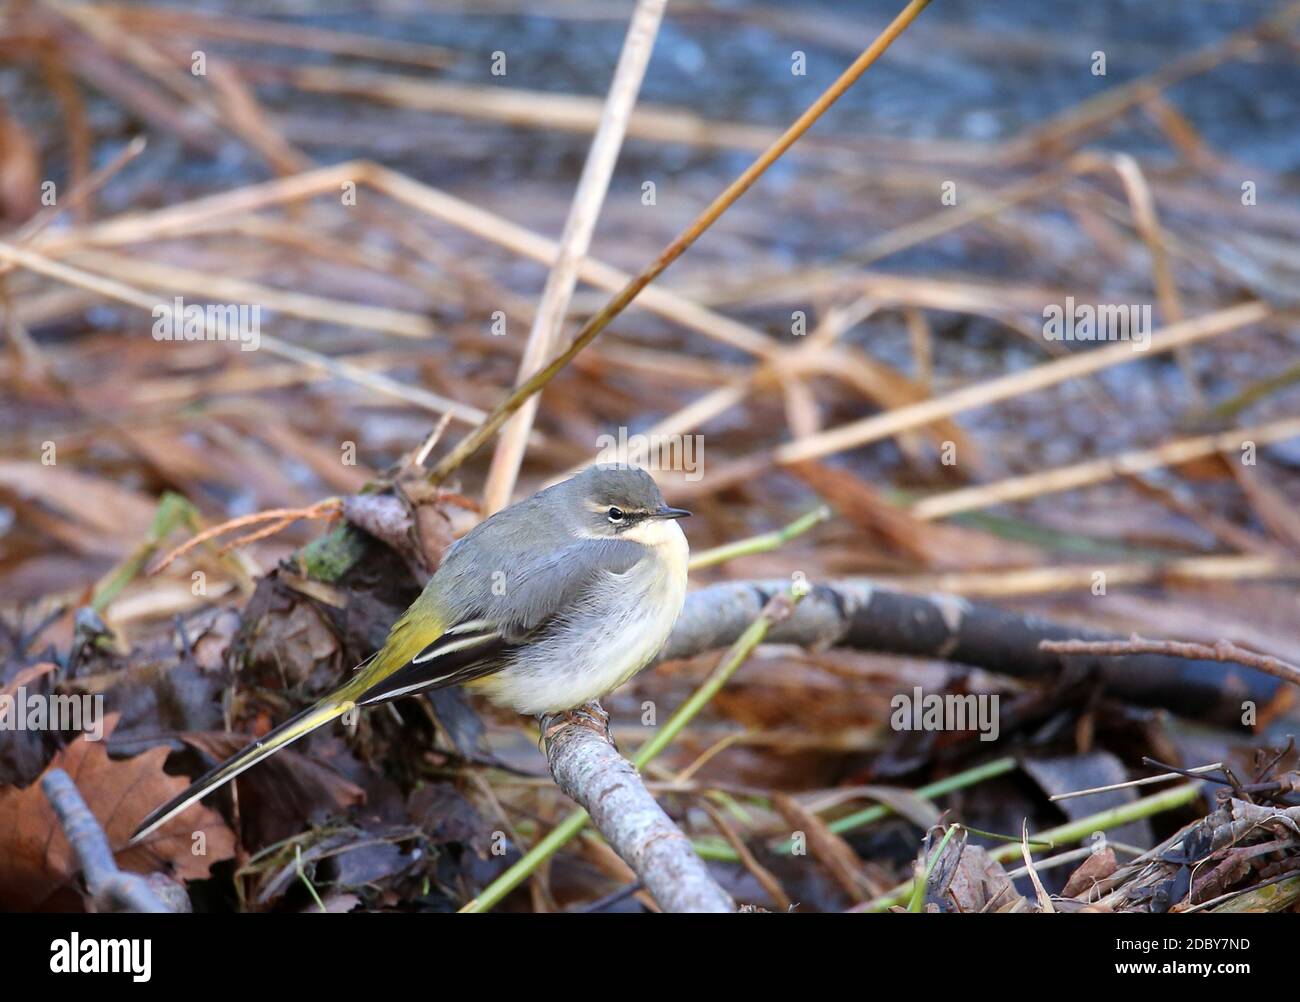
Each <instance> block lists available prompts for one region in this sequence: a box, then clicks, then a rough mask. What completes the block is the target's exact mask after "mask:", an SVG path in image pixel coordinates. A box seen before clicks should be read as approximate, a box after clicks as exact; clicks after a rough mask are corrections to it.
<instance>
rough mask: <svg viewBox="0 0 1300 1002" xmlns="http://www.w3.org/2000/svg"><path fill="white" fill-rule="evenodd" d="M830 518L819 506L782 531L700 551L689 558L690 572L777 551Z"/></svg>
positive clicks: (766, 533)
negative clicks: (755, 554)
mask: <svg viewBox="0 0 1300 1002" xmlns="http://www.w3.org/2000/svg"><path fill="white" fill-rule="evenodd" d="M830 517H831V510H830V508H828V507H827V506H826V505H821V506H820V507H818V508H814V509H813V510H812V511H810V512H808V514H806V515H804V516H802V517H801V518H797V519H795V520H794V521H793V522H791V523H790V524H789V525H787V526H786V527H785V528H783V529H777V530H776V531H775V532H764V533H762V534H761V535H758V536H750V537H749V538H748V539H738V540H736V541H735V542H734V543H723V544H722V545H721V546H715V547H714V548H713V549H711V550H702V551H700V552H699V553H697V554H695V555H694V556H693V557H691V564H690V567H691V570H693V571H698V570H699V569H700V568H702V567H714V566H716V565H717V564H721V563H725V562H726V561H728V560H734V559H735V558H736V557H747V556H750V555H751V554H754V553H767V552H769V551H771V550H775V549H779V548H780V547H782V546H784V545H785V544H786V543H788V542H789V541H790V540H792V539H794V538H795V537H796V536H801V535H803V534H804V533H805V532H807V531H808V530H809V529H811V528H812V527H813V526H814V525H817V523H819V522H825V521H826V520H827V519H828V518H830Z"/></svg>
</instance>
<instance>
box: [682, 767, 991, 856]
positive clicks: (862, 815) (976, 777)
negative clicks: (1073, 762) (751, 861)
mask: <svg viewBox="0 0 1300 1002" xmlns="http://www.w3.org/2000/svg"><path fill="white" fill-rule="evenodd" d="M1015 767H1016V759H1015V756H1014V755H1007V756H1004V757H1003V758H995V759H993V760H992V761H991V762H984V763H982V764H981V765H977V766H974V767H973V768H970V769H965V770H963V771H962V772H957V773H953V774H952V775H951V776H945V777H944V778H943V779H940V780H936V781H935V782H933V783H927V784H926V785H925V786H918V787H917V788H916V789H915V790H913V791H912V793H913V795H914V796H917V797H921V798H923V799H925V800H933V799H935V798H936V797H942V796H944V795H945V794H948V793H952V792H954V791H956V790H962V789H965V788H966V787H968V786H974V785H975V784H976V783H982V782H983V781H984V780H986V779H992V778H993V777H995V776H1002V775H1005V774H1006V773H1008V772H1011V771H1012V770H1013V769H1015ZM893 813H895V811H894V809H893V808H892V807H890V806H889V805H888V804H873V805H872V806H870V807H864V808H863V809H862V810H860V811H855V812H854V813H852V814H846V815H844V817H842V818H836V819H835V820H834V821H831V822H829V823H828V824H827V827H828V828H830V830H831V831H833V832H834V833H835V834H836V835H843V834H844V833H845V832H848V831H852V830H853V829H855V828H861V827H862V826H864V825H869V824H873V823H874V822H876V821H883V820H884V819H885V818H887V817H889V816H890V815H891V814H893ZM793 847H794V843H793V842H792V841H791V840H789V839H787V840H786V841H785V842H783V843H782V844H781V845H779V846H777V847H776V851H777V852H779V853H783V854H785V855H787V856H788V855H789V854H790V850H791V849H792V848H793ZM695 851H696V852H697V853H699V854H700V856H702V857H703V858H704V859H710V860H715V861H718V862H726V863H738V862H740V857H739V856H737V855H736V851H735V850H734V849H732V848H731V846H729V845H727V844H726V843H725V842H722V841H719V842H717V843H713V842H704V841H698V842H696V843H695Z"/></svg>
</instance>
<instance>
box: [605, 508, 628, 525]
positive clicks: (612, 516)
mask: <svg viewBox="0 0 1300 1002" xmlns="http://www.w3.org/2000/svg"><path fill="white" fill-rule="evenodd" d="M605 515H606V517H607V518H608V519H609V520H610V521H611V522H612V523H614V524H615V525H618V523H619V522H621V521H623V518H624V515H623V509H622V508H611V509H610V510H609V511H607V512H605Z"/></svg>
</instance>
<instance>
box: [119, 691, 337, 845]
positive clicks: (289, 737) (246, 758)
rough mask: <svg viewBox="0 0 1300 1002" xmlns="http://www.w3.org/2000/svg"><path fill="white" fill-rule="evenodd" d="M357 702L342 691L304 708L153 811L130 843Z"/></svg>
mask: <svg viewBox="0 0 1300 1002" xmlns="http://www.w3.org/2000/svg"><path fill="white" fill-rule="evenodd" d="M355 705H356V704H355V703H353V701H352V700H350V699H344V698H341V694H336V695H335V696H331V697H328V698H327V699H325V700H323V701H322V702H320V703H317V704H316V705H315V706H313V707H310V708H309V709H307V710H304V711H303V712H302V713H300V714H298V715H297V716H296V717H292V718H290V719H289V720H286V721H285V722H284V723H283V724H281V725H280V726H279V727H277V728H275V729H274V730H273V731H271V732H270V733H269V734H267V735H266V736H265V737H263V738H262V739H261V740H259V741H254V742H253V743H252V744H251V745H249V746H248V747H247V748H245V749H243V750H242V751H240V752H238V753H236V754H235V755H233V756H231V757H230V758H228V759H226V761H224V762H222V763H221V764H220V765H219V766H217V767H216V768H215V769H213V770H212V771H211V772H209V773H207V774H206V775H203V776H200V777H199V778H198V779H197V780H195V781H194V783H193V784H191V785H190V787H189V789H187V790H186V791H185V792H183V793H181V794H178V795H177V796H175V797H173V798H172V799H171V800H169V801H168V802H167V803H165V804H163V805H162V806H161V807H159V808H157V809H156V810H154V811H153V812H152V813H150V815H149V816H148V817H147V818H145V819H144V820H143V821H141V822H140V827H139V828H137V829H136V830H135V834H134V835H132V836H131V843H130V844H131V845H135V844H136V843H137V842H139V841H140V840H141V839H143V838H145V837H146V836H148V835H149V834H151V833H152V832H154V831H156V830H157V829H158V828H160V827H162V826H163V825H165V824H166V823H167V822H168V821H170V820H171V819H172V818H174V817H175V816H176V815H177V814H179V813H180V812H181V811H183V810H185V808H187V807H189V806H190V804H192V803H194V802H195V801H196V800H201V799H202V798H203V797H206V796H207V795H208V794H209V793H211V792H212V791H213V790H215V789H216V788H217V787H219V786H221V785H222V784H223V783H225V782H227V781H228V780H231V779H234V778H235V777H236V776H238V775H239V774H240V773H241V772H243V771H244V770H245V769H248V768H250V767H251V766H254V765H256V764H257V763H258V762H260V761H262V759H264V758H268V757H269V756H271V755H274V754H275V753H276V752H277V751H279V750H280V749H281V748H283V747H285V746H286V745H288V744H291V743H292V742H294V741H297V740H298V739H299V738H300V737H302V736H303V735H306V734H310V733H311V732H312V731H314V730H316V728H318V727H322V726H324V725H325V724H328V723H329V722H330V721H331V720H335V719H337V718H338V717H341V716H343V714H345V713H347V712H348V711H349V710H351V709H352V708H353V707H354V706H355Z"/></svg>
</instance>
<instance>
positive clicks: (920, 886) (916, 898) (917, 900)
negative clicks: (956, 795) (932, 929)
mask: <svg viewBox="0 0 1300 1002" xmlns="http://www.w3.org/2000/svg"><path fill="white" fill-rule="evenodd" d="M960 827H961V826H960V825H949V826H948V830H947V831H946V832H944V833H943V840H942V841H941V842H940V843H939V848H938V849H936V850H935V851H934V855H933V856H931V857H930V862H929V864H928V865H927V866H926V868H925V879H924V880H922V881H921V882H920V883H918V882H917V881H915V880H913V881H912V884H913V887H912V900H911V901H909V902H908V903H907V910H908V911H909V912H913V913H919V912H920V911H921V909H922V908H923V907H924V906H925V889H926V888H927V887H928V886H929V885H930V875H931V874H932V873H934V868H935V867H936V866H938V865H939V859H940V857H941V856H943V850H944V849H945V848H947V846H948V840H949V839H950V838H952V833H953V832H955V831H956V830H957V829H958V828H960Z"/></svg>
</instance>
